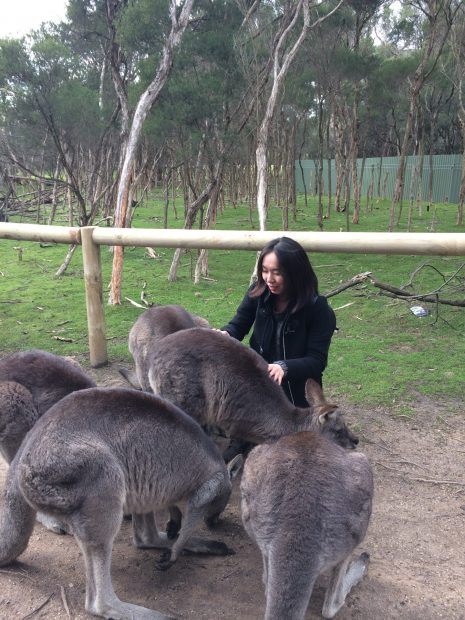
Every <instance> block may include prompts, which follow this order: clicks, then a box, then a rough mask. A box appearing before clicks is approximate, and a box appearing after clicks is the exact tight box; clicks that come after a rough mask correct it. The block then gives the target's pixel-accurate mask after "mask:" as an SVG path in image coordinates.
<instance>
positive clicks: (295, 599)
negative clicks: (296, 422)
mask: <svg viewBox="0 0 465 620" xmlns="http://www.w3.org/2000/svg"><path fill="white" fill-rule="evenodd" d="M372 497H373V475H372V470H371V467H370V465H369V463H368V460H367V458H366V457H365V455H364V454H361V453H360V452H348V451H346V450H343V449H342V448H341V447H340V446H338V445H336V444H334V443H333V442H330V441H328V440H327V439H325V438H324V437H322V436H321V435H319V434H317V433H314V432H302V433H296V434H294V435H289V436H287V437H283V438H281V439H279V440H278V441H277V442H275V443H273V444H264V445H261V446H257V447H256V448H254V449H253V450H252V451H251V452H250V454H249V456H248V457H247V460H246V461H245V465H244V472H243V475H242V480H241V511H242V521H243V524H244V527H245V529H246V531H247V533H248V534H249V536H250V537H251V538H252V539H253V540H254V541H255V543H256V544H257V545H258V547H259V549H260V551H261V554H262V560H263V583H264V586H265V595H266V613H265V620H283V619H284V618H285V619H286V620H303V619H304V618H305V615H306V610H307V607H308V603H309V600H310V597H311V594H312V590H313V586H314V583H315V581H316V579H317V577H318V576H319V575H320V573H321V572H323V571H326V570H330V571H331V573H330V581H329V585H328V588H327V591H326V594H325V599H324V603H323V612H322V614H323V617H324V618H333V617H334V615H335V614H336V613H337V612H338V610H339V609H340V608H341V607H342V606H343V604H344V601H345V598H346V596H347V594H348V593H349V591H350V590H351V588H352V587H353V586H354V585H355V584H356V583H358V582H359V581H360V579H362V577H363V576H364V574H365V572H366V570H367V566H368V560H369V556H368V554H367V553H362V554H361V555H360V556H359V557H358V558H357V559H355V560H353V561H352V560H351V554H352V552H353V550H354V549H355V547H356V546H357V545H358V544H359V543H360V542H361V541H362V540H363V539H364V537H365V533H366V531H367V528H368V523H369V520H370V515H371V505H372Z"/></svg>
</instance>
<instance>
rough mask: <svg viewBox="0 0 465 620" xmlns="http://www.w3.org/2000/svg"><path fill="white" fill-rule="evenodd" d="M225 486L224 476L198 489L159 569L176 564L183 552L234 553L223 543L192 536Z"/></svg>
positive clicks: (161, 560)
mask: <svg viewBox="0 0 465 620" xmlns="http://www.w3.org/2000/svg"><path fill="white" fill-rule="evenodd" d="M223 484H224V479H223V477H222V475H220V476H219V477H218V478H215V477H213V478H212V479H210V480H208V481H207V482H205V483H204V484H203V485H202V486H201V487H200V488H199V489H197V492H196V493H195V494H194V495H193V496H192V497H191V498H190V499H189V501H188V502H187V504H186V511H185V514H184V516H183V518H182V525H181V529H180V530H179V533H178V537H177V538H176V540H175V541H174V543H173V546H172V548H171V549H167V550H166V551H165V553H164V554H163V556H162V558H161V559H160V562H159V563H158V567H159V568H160V569H161V570H166V569H167V568H169V567H170V566H171V565H172V564H174V563H175V562H176V560H177V559H178V557H179V555H180V553H181V552H182V551H184V552H190V553H205V554H211V555H230V554H232V553H234V551H232V549H230V548H229V547H228V546H227V545H226V544H225V543H223V542H221V541H217V540H208V539H205V538H200V537H195V536H191V534H192V532H193V531H194V529H195V527H196V525H197V524H198V522H199V521H200V520H201V519H203V518H204V517H205V515H206V514H207V511H208V508H209V507H210V506H211V504H212V502H213V501H214V500H215V498H216V497H217V496H218V495H221V493H222V490H223Z"/></svg>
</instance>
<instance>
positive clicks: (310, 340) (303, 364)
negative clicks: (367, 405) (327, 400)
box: [222, 290, 336, 407]
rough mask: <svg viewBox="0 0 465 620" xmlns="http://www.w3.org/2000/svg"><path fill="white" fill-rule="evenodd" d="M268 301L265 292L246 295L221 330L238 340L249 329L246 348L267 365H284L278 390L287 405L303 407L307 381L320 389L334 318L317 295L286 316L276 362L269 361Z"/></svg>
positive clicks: (271, 325)
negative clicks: (260, 357)
mask: <svg viewBox="0 0 465 620" xmlns="http://www.w3.org/2000/svg"><path fill="white" fill-rule="evenodd" d="M272 298H273V295H272V293H270V292H269V291H268V290H266V291H265V292H264V293H263V294H262V295H261V296H260V297H250V296H249V293H248V292H247V294H246V295H245V297H244V299H243V300H242V303H241V304H240V306H239V308H238V309H237V312H236V315H235V316H234V318H233V319H232V320H231V321H230V322H229V323H228V324H227V325H225V326H224V327H223V328H222V329H223V330H225V331H227V332H228V333H229V334H230V335H231V336H232V337H233V338H236V339H237V340H242V339H243V338H244V337H245V336H246V335H247V334H248V332H249V331H250V328H251V327H252V325H253V326H254V328H253V332H252V336H251V338H250V346H251V347H252V349H254V350H255V351H257V353H259V354H260V355H261V356H262V357H263V358H264V359H265V360H266V361H267V362H268V363H272V362H279V361H285V365H286V366H287V372H286V375H285V379H284V380H283V384H282V387H283V389H284V391H285V392H286V395H287V397H288V398H289V400H290V401H291V402H293V403H294V404H295V405H297V406H299V407H306V406H307V404H308V403H307V401H306V399H305V382H306V380H307V379H308V378H310V377H311V378H312V379H315V381H318V382H319V383H320V385H321V381H322V374H323V370H324V369H325V368H326V365H327V363H328V350H329V345H330V343H331V338H332V335H333V333H334V330H335V329H336V317H335V314H334V311H333V309H332V308H331V307H330V306H329V304H328V302H327V300H326V297H322V296H321V295H320V296H317V297H315V298H314V300H312V301H310V302H309V303H307V304H306V305H305V306H304V307H303V308H301V309H300V310H298V311H297V312H295V313H294V314H291V313H289V312H288V313H286V315H285V318H284V325H283V329H282V335H281V338H280V349H281V350H280V352H279V353H280V356H279V359H270V355H271V352H272V349H273V342H272V340H273V333H274V318H273V303H272Z"/></svg>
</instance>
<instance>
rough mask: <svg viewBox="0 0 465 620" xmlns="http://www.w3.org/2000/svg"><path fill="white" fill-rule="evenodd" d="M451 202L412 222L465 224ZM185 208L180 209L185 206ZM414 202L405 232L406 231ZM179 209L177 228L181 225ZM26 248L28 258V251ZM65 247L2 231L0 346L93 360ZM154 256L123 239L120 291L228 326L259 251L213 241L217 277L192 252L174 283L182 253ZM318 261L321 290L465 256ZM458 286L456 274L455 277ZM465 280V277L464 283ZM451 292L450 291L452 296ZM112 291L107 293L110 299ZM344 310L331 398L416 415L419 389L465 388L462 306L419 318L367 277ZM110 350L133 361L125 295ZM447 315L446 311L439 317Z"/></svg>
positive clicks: (383, 215) (145, 216) (242, 216)
mask: <svg viewBox="0 0 465 620" xmlns="http://www.w3.org/2000/svg"><path fill="white" fill-rule="evenodd" d="M455 210H456V207H455V206H454V205H447V204H444V205H438V206H437V207H436V208H435V210H434V213H432V212H426V210H425V211H424V212H423V216H422V217H421V218H420V217H419V216H418V214H417V215H416V217H415V220H414V226H413V229H412V230H413V231H419V232H421V231H429V230H431V229H434V230H436V231H438V232H464V228H463V227H462V228H457V227H456V226H455ZM181 211H182V209H181V207H180V206H178V212H179V214H181ZM315 211H316V209H315V204H314V201H312V203H311V206H310V207H309V209H308V210H305V209H304V207H303V200H302V199H300V200H299V209H298V214H297V220H296V221H295V222H293V221H292V219H291V218H290V229H292V230H316V229H317V226H316V215H315ZM161 213H162V211H161V203H160V202H159V201H157V200H155V199H153V200H150V201H148V202H147V203H146V204H145V205H144V206H143V207H140V208H138V209H137V211H136V215H135V220H134V226H137V227H160V226H161V225H162V217H161ZM388 215H389V204H388V203H387V202H384V203H379V204H377V205H375V208H374V209H373V210H371V211H369V212H366V211H362V214H361V223H360V224H359V225H358V226H353V225H351V230H357V231H385V230H386V228H387V221H388ZM405 221H406V210H405V209H404V215H403V218H402V220H401V222H400V224H399V226H398V228H397V230H400V231H402V230H406V223H405ZM182 225H183V222H182V219H178V220H175V219H174V216H173V213H172V211H170V221H169V226H170V227H171V228H175V227H178V228H181V227H182ZM324 226H325V230H327V231H330V230H335V231H338V230H341V229H342V230H345V229H346V218H345V214H343V213H342V214H337V213H334V214H333V215H332V216H331V219H329V220H325V224H324ZM216 227H217V229H223V230H228V229H234V230H238V229H242V230H250V229H251V228H252V227H253V228H255V229H258V222H257V216H256V213H253V214H252V226H251V223H250V219H249V210H248V207H247V206H242V207H238V208H233V207H231V206H227V207H226V208H225V209H224V211H223V212H222V213H219V214H218V220H217V226H216ZM268 229H269V230H281V210H280V209H278V208H273V207H272V208H271V209H270V213H269V222H268ZM18 247H22V248H23V251H22V260H20V255H19V251H18V250H17V249H16V248H18ZM66 249H67V248H66V247H65V246H64V245H50V244H43V246H41V245H40V244H38V243H32V242H20V241H7V240H0V334H1V337H0V338H1V340H0V349H1V350H3V351H14V350H18V349H27V348H32V347H38V348H41V349H46V350H49V351H53V352H54V353H59V354H67V355H68V354H76V355H79V356H82V357H83V359H84V360H85V359H86V358H87V357H88V342H87V319H86V308H85V296H84V282H83V269H82V255H81V251H80V248H78V250H77V251H76V253H75V255H74V257H73V260H72V262H71V265H70V267H69V269H68V271H67V273H66V274H65V275H64V276H63V277H61V278H56V277H55V276H54V274H55V272H56V270H57V269H58V267H59V266H60V264H61V263H62V261H63V259H64V256H65V254H66ZM155 251H156V253H157V259H155V260H154V259H151V258H149V257H148V256H147V253H146V251H145V249H144V248H126V250H125V262H124V275H123V297H127V298H130V299H132V300H134V301H136V302H140V296H141V292H142V290H144V293H145V298H146V300H147V301H148V302H149V303H158V304H166V303H178V304H181V305H183V306H185V307H186V308H187V309H189V310H190V311H191V312H194V313H197V314H200V315H202V316H204V317H206V318H207V319H208V320H209V321H210V323H211V324H212V325H213V326H215V327H219V326H221V325H223V324H224V323H225V322H226V321H228V320H229V319H230V318H231V316H232V315H233V313H234V311H235V309H236V307H237V305H238V304H239V302H240V300H241V299H242V296H243V294H244V292H245V289H246V287H247V283H248V281H249V277H250V273H251V270H252V268H253V265H254V260H255V253H254V252H247V251H234V250H228V251H226V250H215V251H213V250H210V252H209V279H205V280H202V281H201V283H200V284H198V285H194V283H193V281H192V274H193V271H194V268H195V262H196V257H197V251H196V250H193V251H188V252H186V253H185V254H184V255H183V257H182V261H181V267H180V269H179V272H178V275H179V278H178V280H177V281H176V282H174V283H169V282H168V281H167V275H168V271H169V268H170V264H171V258H172V256H173V252H174V250H171V249H164V248H155ZM311 260H312V263H313V265H314V268H315V270H316V272H317V274H318V277H319V281H320V290H321V292H323V293H325V292H328V291H331V290H333V289H334V288H336V287H337V286H338V285H339V284H340V283H341V282H344V281H346V280H348V279H350V278H351V277H353V276H354V275H356V274H358V273H361V272H365V271H371V272H372V273H373V274H374V276H375V277H376V278H377V279H378V280H380V281H382V282H385V283H389V284H392V285H394V286H402V285H405V284H406V283H407V282H408V280H409V278H410V274H411V273H412V272H413V271H414V270H415V269H416V268H417V267H418V266H419V265H420V264H422V263H428V264H430V265H432V267H434V268H435V269H437V270H438V271H439V272H441V273H442V274H444V275H445V276H446V277H448V276H451V275H452V274H454V272H455V271H456V270H457V269H458V268H459V267H460V265H462V264H463V263H464V260H465V259H464V258H463V257H447V258H440V257H418V256H384V255H377V254H327V253H319V254H317V253H315V254H313V255H311ZM102 267H103V280H104V283H105V284H106V283H108V282H109V280H110V274H111V254H110V252H109V250H108V248H106V247H102ZM461 275H462V279H461V290H459V291H456V292H455V293H454V296H455V298H460V297H461V299H464V298H465V285H464V281H465V280H464V278H465V269H464V273H462V274H461ZM442 281H443V280H442V278H441V277H440V275H439V274H438V273H437V272H436V271H435V270H434V269H433V268H428V269H423V270H422V271H421V273H420V274H419V277H418V279H417V280H416V282H418V286H417V287H416V289H417V290H418V291H420V292H427V291H430V290H434V289H435V288H437V287H438V286H439V285H440V284H441V283H442ZM454 281H455V282H456V283H457V280H454ZM459 284H460V282H459ZM447 296H452V293H448V295H447ZM106 297H107V292H106V290H104V298H105V299H106ZM330 303H331V305H332V307H333V308H334V309H335V311H336V316H337V324H338V329H339V331H338V332H337V334H335V336H334V338H333V342H332V345H331V349H330V361H329V366H328V368H327V370H326V372H325V379H324V380H325V388H326V390H327V391H328V392H329V393H330V394H331V396H332V397H334V398H335V399H336V398H340V399H345V400H350V401H352V402H353V403H355V404H357V403H363V404H365V405H370V406H376V405H383V406H389V407H391V408H392V409H393V410H394V411H397V413H399V414H400V415H408V412H409V411H410V407H411V406H412V404H413V403H414V401H415V399H416V397H417V395H418V394H424V395H427V396H428V397H431V398H433V399H443V398H447V399H452V400H453V399H461V398H462V397H463V383H464V372H463V370H462V367H463V360H464V359H465V338H464V332H465V309H464V308H454V307H450V306H442V305H440V306H438V308H436V306H435V305H434V304H423V305H424V306H425V307H427V308H428V309H429V311H430V315H429V316H427V317H424V318H418V317H416V316H415V315H414V314H413V313H412V312H411V311H410V306H411V305H413V303H414V302H412V303H409V302H406V301H401V300H396V299H392V298H389V297H385V296H382V295H380V293H379V290H378V289H376V288H374V287H373V286H372V285H371V284H370V283H365V284H362V285H359V286H357V287H355V288H350V289H347V290H346V291H344V292H342V293H340V294H339V295H336V296H334V297H331V298H330ZM105 311H106V325H107V338H108V352H109V357H110V360H111V361H112V362H115V361H127V360H129V359H130V355H129V352H128V349H127V335H128V332H129V330H130V328H131V326H132V324H133V323H134V321H135V320H136V318H137V317H138V316H139V314H140V313H141V311H142V310H141V309H139V308H136V307H134V306H133V305H131V304H130V302H129V301H127V300H126V299H125V300H124V301H123V304H122V305H121V306H106V309H105ZM436 312H438V315H436Z"/></svg>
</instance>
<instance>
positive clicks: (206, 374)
mask: <svg viewBox="0 0 465 620" xmlns="http://www.w3.org/2000/svg"><path fill="white" fill-rule="evenodd" d="M148 374H149V382H150V385H151V387H152V390H153V392H154V393H155V394H160V395H161V396H163V397H165V398H168V399H169V400H170V401H171V402H173V403H175V404H176V405H177V406H178V407H179V408H180V409H182V410H183V411H185V412H186V413H188V414H189V415H191V416H192V417H194V418H195V419H196V420H197V421H198V422H199V423H200V424H202V425H204V424H206V425H210V426H218V427H220V428H221V429H223V430H224V431H226V432H227V433H228V434H229V436H230V437H232V438H235V439H241V440H244V441H249V442H252V443H263V442H267V441H274V440H276V439H278V438H279V437H281V436H283V435H289V434H290V433H296V432H298V431H303V430H315V431H319V432H321V433H322V434H323V435H325V436H327V437H329V438H331V439H333V440H334V441H336V442H337V443H339V444H340V445H341V446H343V447H347V448H354V447H355V446H356V445H357V443H358V439H357V437H356V436H355V435H354V434H353V433H352V432H351V431H350V430H349V429H348V427H347V426H346V424H345V422H344V419H343V417H342V414H341V413H340V412H339V411H338V409H337V405H332V404H330V403H327V402H326V400H325V398H324V396H323V392H322V389H321V387H320V385H319V384H318V383H316V381H313V380H309V381H307V398H308V399H309V402H312V401H313V404H312V406H311V407H308V408H299V407H295V406H294V405H292V404H291V403H290V402H289V401H288V399H287V397H286V395H285V394H284V391H283V390H282V389H281V387H280V386H279V385H278V384H277V383H275V382H274V381H273V380H272V379H270V377H269V376H268V370H267V363H266V362H265V360H264V359H263V358H261V357H260V356H259V355H258V353H256V352H255V351H253V350H252V349H250V348H249V347H246V346H245V345H243V344H241V343H240V342H238V341H237V340H234V339H233V338H230V337H229V336H225V335H224V334H221V333H219V332H217V331H215V330H210V329H202V328H192V329H187V330H183V331H182V332H176V333H174V334H170V335H168V336H166V337H165V338H163V339H162V340H161V341H160V342H159V343H158V344H157V347H156V349H154V350H153V351H152V352H151V355H150V367H149V373H148Z"/></svg>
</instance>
